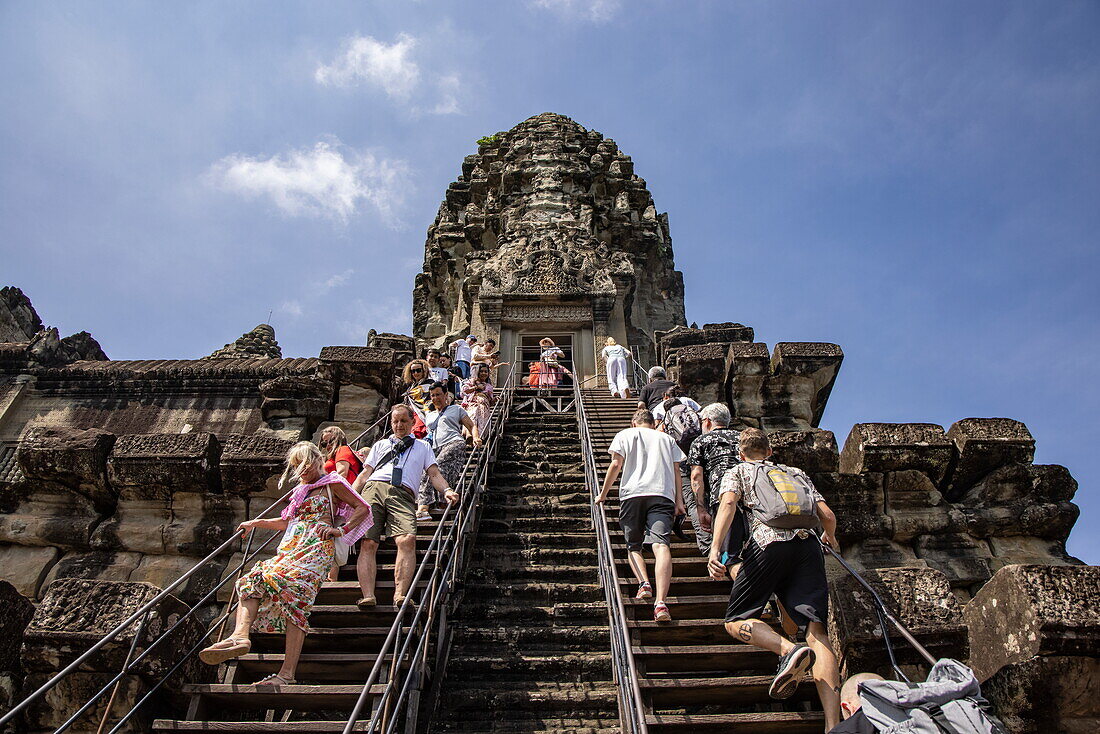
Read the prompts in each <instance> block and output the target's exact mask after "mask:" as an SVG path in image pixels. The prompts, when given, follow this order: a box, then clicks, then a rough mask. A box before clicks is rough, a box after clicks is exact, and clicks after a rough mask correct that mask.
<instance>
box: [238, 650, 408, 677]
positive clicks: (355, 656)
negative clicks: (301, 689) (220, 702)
mask: <svg viewBox="0 0 1100 734" xmlns="http://www.w3.org/2000/svg"><path fill="white" fill-rule="evenodd" d="M283 657H284V656H283V654H282V653H274V652H261V653H249V654H247V655H242V656H240V657H239V658H236V659H235V661H236V663H237V672H236V676H235V678H234V681H233V682H234V683H251V682H254V681H257V680H259V679H260V678H263V677H264V676H267V675H271V674H272V673H277V672H279V667H280V666H281V665H282V664H283ZM386 658H387V659H389V656H388V655H387V656H386ZM377 660H378V655H375V654H370V653H338V652H326V653H306V654H304V655H302V656H301V657H300V658H299V660H298V671H297V678H298V680H300V681H304V682H313V681H331V680H337V681H355V680H358V681H365V680H366V679H367V677H368V676H369V675H370V671H371V668H372V667H373V666H374V663H375V661H377Z"/></svg>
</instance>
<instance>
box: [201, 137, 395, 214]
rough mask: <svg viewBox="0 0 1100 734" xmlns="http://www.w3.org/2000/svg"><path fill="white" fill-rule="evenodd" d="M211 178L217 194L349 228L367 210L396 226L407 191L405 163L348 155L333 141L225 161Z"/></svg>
mask: <svg viewBox="0 0 1100 734" xmlns="http://www.w3.org/2000/svg"><path fill="white" fill-rule="evenodd" d="M209 175H210V178H211V179H212V181H213V182H214V183H215V184H216V185H218V186H220V187H221V188H223V189H225V190H227V191H232V192H234V193H238V194H240V195H242V196H245V197H248V198H264V199H269V200H270V201H271V202H272V203H274V204H275V206H276V207H278V208H279V210H280V211H282V212H283V213H284V214H287V215H289V216H313V217H327V218H330V219H335V220H338V221H341V222H347V221H348V219H350V218H351V217H352V216H353V215H354V214H356V213H357V212H358V211H359V210H360V208H361V206H362V205H363V204H369V205H370V206H372V207H373V208H374V209H375V210H376V211H377V212H378V214H379V215H380V216H381V217H382V219H383V220H384V221H386V222H387V223H388V224H390V225H391V226H395V225H396V224H398V221H397V212H398V210H399V209H400V207H401V205H402V203H403V202H404V200H405V197H406V195H407V192H408V189H409V168H408V165H407V164H406V163H405V162H404V161H402V160H399V159H389V158H383V157H380V156H378V155H376V154H375V153H374V152H372V151H356V150H352V149H350V148H346V147H345V146H343V145H341V144H340V141H338V140H335V139H334V140H332V141H321V142H318V143H316V144H314V146H313V147H312V148H305V149H300V150H292V151H289V152H287V153H284V154H281V155H275V156H271V157H266V158H265V157H263V156H246V155H242V154H239V153H238V154H234V155H230V156H226V157H225V158H222V159H221V160H220V161H218V162H217V163H215V164H214V165H213V166H212V167H211V169H210V172H209Z"/></svg>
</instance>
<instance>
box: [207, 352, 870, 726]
mask: <svg viewBox="0 0 1100 734" xmlns="http://www.w3.org/2000/svg"><path fill="white" fill-rule="evenodd" d="M539 347H540V353H539V359H538V360H536V361H533V362H531V365H530V374H529V376H528V378H527V382H528V384H529V385H531V386H537V387H556V386H558V385H560V383H561V381H562V379H563V376H565V375H569V376H572V375H571V373H570V372H569V370H568V369H567V368H566V367H565V365H564V364H562V362H563V361H564V360H565V358H566V355H565V352H564V351H563V350H562V349H561V348H560V347H558V346H557V345H555V343H554V342H553V340H552V339H549V338H546V339H543V340H542V341H541V342H540V345H539ZM450 349H451V350H452V351H453V353H454V366H453V367H452V366H450V360H451V355H450V354H447V353H443V352H441V351H439V350H434V349H433V350H429V351H428V352H427V353H426V354H425V355H424V357H423V358H416V359H413V360H411V361H410V362H409V363H408V364H407V365H405V367H404V369H403V371H402V378H403V381H404V387H405V389H404V400H403V401H402V402H400V403H398V404H396V405H394V406H393V408H392V410H391V411H390V414H389V428H390V434H389V435H387V436H385V437H383V438H380V439H379V440H378V441H376V442H375V443H374V444H373V445H372V446H371V447H370V448H369V450H367V451H365V452H363V453H359V452H356V451H355V450H353V448H352V447H351V446H350V445H349V442H348V440H347V436H346V435H345V433H344V431H343V430H341V429H340V428H339V427H337V426H329V427H326V428H325V429H324V430H323V431H322V432H321V434H320V436H319V437H318V443H317V445H315V444H313V443H310V442H307V441H303V442H299V443H297V444H295V445H294V446H293V447H292V448H291V449H290V451H289V453H288V454H287V457H286V467H285V470H284V472H283V475H282V477H281V478H280V486H283V485H284V484H286V483H287V482H289V481H292V482H293V483H294V485H295V486H294V488H293V489H292V490H291V491H290V492H289V495H288V500H287V506H286V508H285V509H284V510H283V511H282V513H281V515H280V517H279V518H274V519H254V520H248V521H246V522H244V523H241V525H240V527H239V530H242V531H245V532H251V531H253V530H256V529H270V530H278V531H283V533H284V534H283V537H282V540H281V542H280V544H279V546H278V550H277V551H276V553H275V555H274V556H273V557H272V558H270V559H268V560H265V561H262V562H260V563H258V564H256V565H255V567H253V569H252V570H251V571H249V572H248V573H247V574H246V575H244V576H242V577H241V579H240V580H239V581H238V583H237V587H236V590H237V594H238V596H239V599H240V604H239V606H238V608H237V613H236V623H235V626H234V629H233V631H232V633H231V634H230V635H229V636H228V637H226V638H225V639H223V640H220V641H218V642H216V643H214V644H213V645H210V646H209V647H207V648H206V649H204V650H202V652H201V653H200V658H201V659H202V660H203V661H205V662H207V663H210V664H218V663H221V662H223V661H225V660H228V659H230V658H233V657H237V656H239V655H243V654H245V653H247V652H248V651H249V649H250V648H251V640H250V635H251V633H252V632H256V631H262V632H282V633H285V635H286V641H285V644H286V654H285V656H284V659H283V663H282V666H281V667H280V669H279V671H278V672H277V673H275V674H273V675H270V676H268V677H267V678H265V679H263V680H262V681H260V682H259V683H258V685H281V684H289V683H292V682H293V681H294V678H295V669H296V666H297V661H298V658H299V656H300V653H301V650H302V645H303V642H304V639H305V636H306V634H307V633H308V632H309V629H310V628H309V615H310V611H311V609H312V606H313V603H314V600H315V599H316V596H317V593H318V590H319V589H320V587H321V584H322V583H323V581H324V580H325V579H326V578H327V579H331V580H335V579H336V574H337V573H338V570H339V567H338V564H337V561H336V558H337V552H336V551H337V548H336V544H337V539H342V540H341V541H340V542H341V543H343V544H346V545H352V546H354V545H356V544H357V545H358V559H357V562H356V571H357V575H358V579H359V585H360V591H361V594H362V596H361V597H360V598H359V600H358V601H357V602H356V604H357V606H358V607H359V608H360V609H364V610H365V609H369V608H371V607H374V606H375V605H377V603H378V600H377V596H376V593H375V590H376V584H377V563H376V555H377V551H378V546H379V542H380V541H381V540H382V538H383V537H385V538H389V539H392V540H393V541H394V543H395V545H396V547H397V558H396V563H395V568H394V592H393V603H394V605H395V606H396V605H400V604H402V603H403V602H404V601H405V598H406V597H407V596H408V595H409V593H410V589H409V586H410V582H411V580H412V577H413V574H414V570H415V559H416V528H417V522H418V521H427V520H430V519H431V514H430V513H431V509H432V508H433V507H436V506H439V503H440V502H441V501H442V502H446V503H450V504H454V503H456V502H458V500H459V496H458V494H457V493H456V492H455V490H454V487H455V486H457V485H458V484H459V480H460V478H461V474H462V470H463V467H464V466H465V465H466V462H467V458H468V456H469V451H470V447H474V448H477V447H480V446H482V444H483V436H484V434H485V432H486V430H487V428H488V424H489V419H490V415H491V412H492V408H493V405H494V404H495V402H496V400H497V398H496V396H495V395H494V381H495V380H494V378H495V374H496V369H497V368H498V367H500V366H503V365H504V364H507V363H501V362H500V359H499V352H498V351H497V349H496V344H495V342H494V341H493V340H492V339H487V340H485V342H484V343H480V342H479V340H478V339H477V337H476V336H474V335H472V334H471V335H469V336H467V337H466V338H465V339H457V340H455V341H454V342H452V343H451V345H450ZM601 354H602V356H603V358H604V360H605V361H606V363H607V378H608V387H609V389H610V390H611V393H612V394H613V395H615V396H617V397H621V398H626V399H630V398H631V391H630V386H629V380H628V378H627V375H628V360H629V359H630V358H631V355H630V352H629V351H628V350H626V349H625V348H623V347H622V346H620V345H619V344H617V343H616V342H615V340H614V339H613V338H608V339H607V343H606V346H605V347H604V349H603V351H602V353H601ZM648 379H649V381H648V382H647V384H645V385H644V386H643V387H642V388H641V389H640V390H639V391H638V403H637V410H636V412H635V414H634V416H633V418H632V420H631V425H630V427H629V428H626V429H624V430H622V431H620V432H619V433H618V434H617V435H616V436H615V437H614V439H613V440H612V442H611V445H610V448H609V452H610V454H611V463H610V466H609V468H608V471H607V473H606V475H605V476H604V480H603V484H602V487H601V490H600V492H599V495H598V496H597V498H596V502H598V503H605V502H606V501H607V498H608V496H609V493H610V492H611V489H612V488H613V486H614V485H615V483H616V482H618V485H619V489H618V497H619V501H620V504H619V524H620V527H621V529H622V533H623V536H624V538H625V541H626V547H627V555H628V558H629V563H630V568H631V570H632V572H633V574H634V576H635V579H636V581H637V583H638V587H637V591H636V598H637V599H645V600H648V599H652V600H653V617H654V619H655V620H656V621H657V622H669V621H671V619H672V614H671V611H670V609H669V604H668V598H669V597H668V593H669V586H670V583H671V579H672V554H671V552H670V547H669V543H670V535H671V534H672V533H674V532H675V533H676V534H678V535H680V534H682V530H681V527H680V523H681V522H682V521H684V520H685V518H687V519H690V523H691V526H692V528H693V529H694V536H695V542H696V544H697V546H698V549H699V552H700V554H701V555H702V556H703V557H705V558H706V559H707V568H708V572H709V573H710V575H711V576H712V577H713V578H715V579H717V580H732V586H731V590H730V600H729V605H728V608H727V611H726V616H725V629H726V631H727V633H728V634H729V635H731V636H732V637H734V638H735V639H737V640H740V641H741V642H744V643H748V644H752V645H755V646H757V647H760V648H762V649H765V650H769V651H771V652H773V653H775V654H776V655H778V656H779V658H780V661H779V667H778V670H777V673H776V676H775V678H774V680H773V682H772V685H771V687H770V689H769V693H770V694H771V695H772V696H773V697H774V698H777V699H783V698H788V697H789V696H791V695H793V693H794V690H795V688H797V686H798V683H799V682H800V681H801V680H802V678H803V677H804V676H805V674H806V673H807V671H809V672H811V673H812V676H813V679H814V683H815V685H816V687H817V691H818V695H819V697H820V699H821V702H822V706H823V708H824V711H825V717H826V724H827V728H829V729H831V728H833V727H838V725H839V728H837V731H862V730H863V729H862V728H851V727H862V726H863V725H864V722H863V721H862V718H861V715H859V713H858V711H857V709H858V696H856V695H855V694H854V693H853V692H852V691H854V690H855V688H856V686H857V685H858V683H859V682H861V681H863V680H866V678H858V676H857V678H854V679H853V680H854V681H855V682H854V683H853V682H852V681H849V685H846V687H845V689H844V691H842V690H841V688H840V681H839V673H838V670H837V661H836V656H835V654H834V652H833V650H832V647H831V646H830V643H829V639H828V634H827V632H826V629H825V624H826V618H827V615H828V586H827V583H826V577H825V568H824V557H823V554H822V548H821V544H822V543H824V544H828V545H830V546H832V547H834V548H835V547H836V540H835V532H836V516H835V515H834V513H833V512H832V510H831V509H830V508H829V506H828V505H827V504H826V502H825V500H824V498H823V497H822V496H821V494H820V493H819V492H818V491H817V490H816V488H815V487H814V486H813V483H812V481H811V480H810V479H809V477H808V476H807V475H806V474H805V472H803V471H801V470H800V469H798V468H795V467H790V466H784V465H782V464H776V463H774V462H771V461H769V458H770V456H771V454H772V451H771V447H770V444H769V441H768V437H767V434H765V433H764V432H763V431H761V430H759V429H753V428H746V429H744V430H741V431H738V430H735V429H733V428H731V427H730V424H731V415H730V410H729V408H728V407H727V406H726V405H724V404H722V403H713V404H710V405H707V406H706V407H703V406H700V405H699V404H698V403H697V402H695V401H694V400H692V399H691V398H690V397H688V396H686V395H684V394H683V392H682V391H681V389H680V387H679V386H678V385H677V384H676V383H674V382H673V381H671V380H669V379H668V378H667V375H666V373H665V371H664V369H662V368H660V367H653V368H652V369H650V370H649V372H648ZM815 531H820V536H819V535H818V534H817V533H816V532H815ZM647 546H648V547H649V550H650V552H651V553H652V556H653V572H652V576H651V575H650V573H649V569H648V566H647V561H646V557H645V555H644V550H645V548H646V547H647ZM770 605H773V608H775V609H778V610H779V612H780V614H781V619H782V622H783V629H784V630H786V631H787V632H788V634H787V635H786V636H785V635H783V634H780V632H777V631H776V630H775V629H773V626H772V625H771V624H769V623H768V622H765V621H764V617H765V616H766V615H765V612H766V610H767V609H768V608H769V606H770ZM772 621H775V620H772ZM799 636H804V639H805V642H798V641H797V640H798V638H799ZM849 688H851V690H849ZM853 702H854V703H853ZM842 712H843V715H844V718H845V719H850V720H849V721H847V722H845V724H844V725H840V722H841V714H842ZM844 726H848V727H850V728H843V727H844Z"/></svg>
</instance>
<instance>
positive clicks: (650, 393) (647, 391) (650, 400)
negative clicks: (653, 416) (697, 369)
mask: <svg viewBox="0 0 1100 734" xmlns="http://www.w3.org/2000/svg"><path fill="white" fill-rule="evenodd" d="M675 384H676V383H675V382H673V381H672V380H654V381H653V382H651V383H649V384H648V385H646V386H645V387H643V388H642V389H641V390H640V391H639V392H638V400H640V401H641V402H643V403H645V404H646V407H647V408H649V409H650V410H653V409H654V408H656V407H657V406H658V405H660V404H661V401H662V400H664V399H665V391H666V390H668V389H669V388H670V387H672V386H674V385H675Z"/></svg>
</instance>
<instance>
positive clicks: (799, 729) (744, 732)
mask: <svg viewBox="0 0 1100 734" xmlns="http://www.w3.org/2000/svg"><path fill="white" fill-rule="evenodd" d="M646 726H647V727H648V728H649V731H650V732H653V734H665V733H666V732H667V733H669V734H683V732H685V731H690V732H692V734H697V733H699V732H705V733H707V734H710V733H711V732H713V733H714V734H719V733H721V734H820V733H821V732H822V731H824V729H825V715H824V714H823V713H821V712H820V711H768V712H763V713H747V714H651V715H649V716H646Z"/></svg>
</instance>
